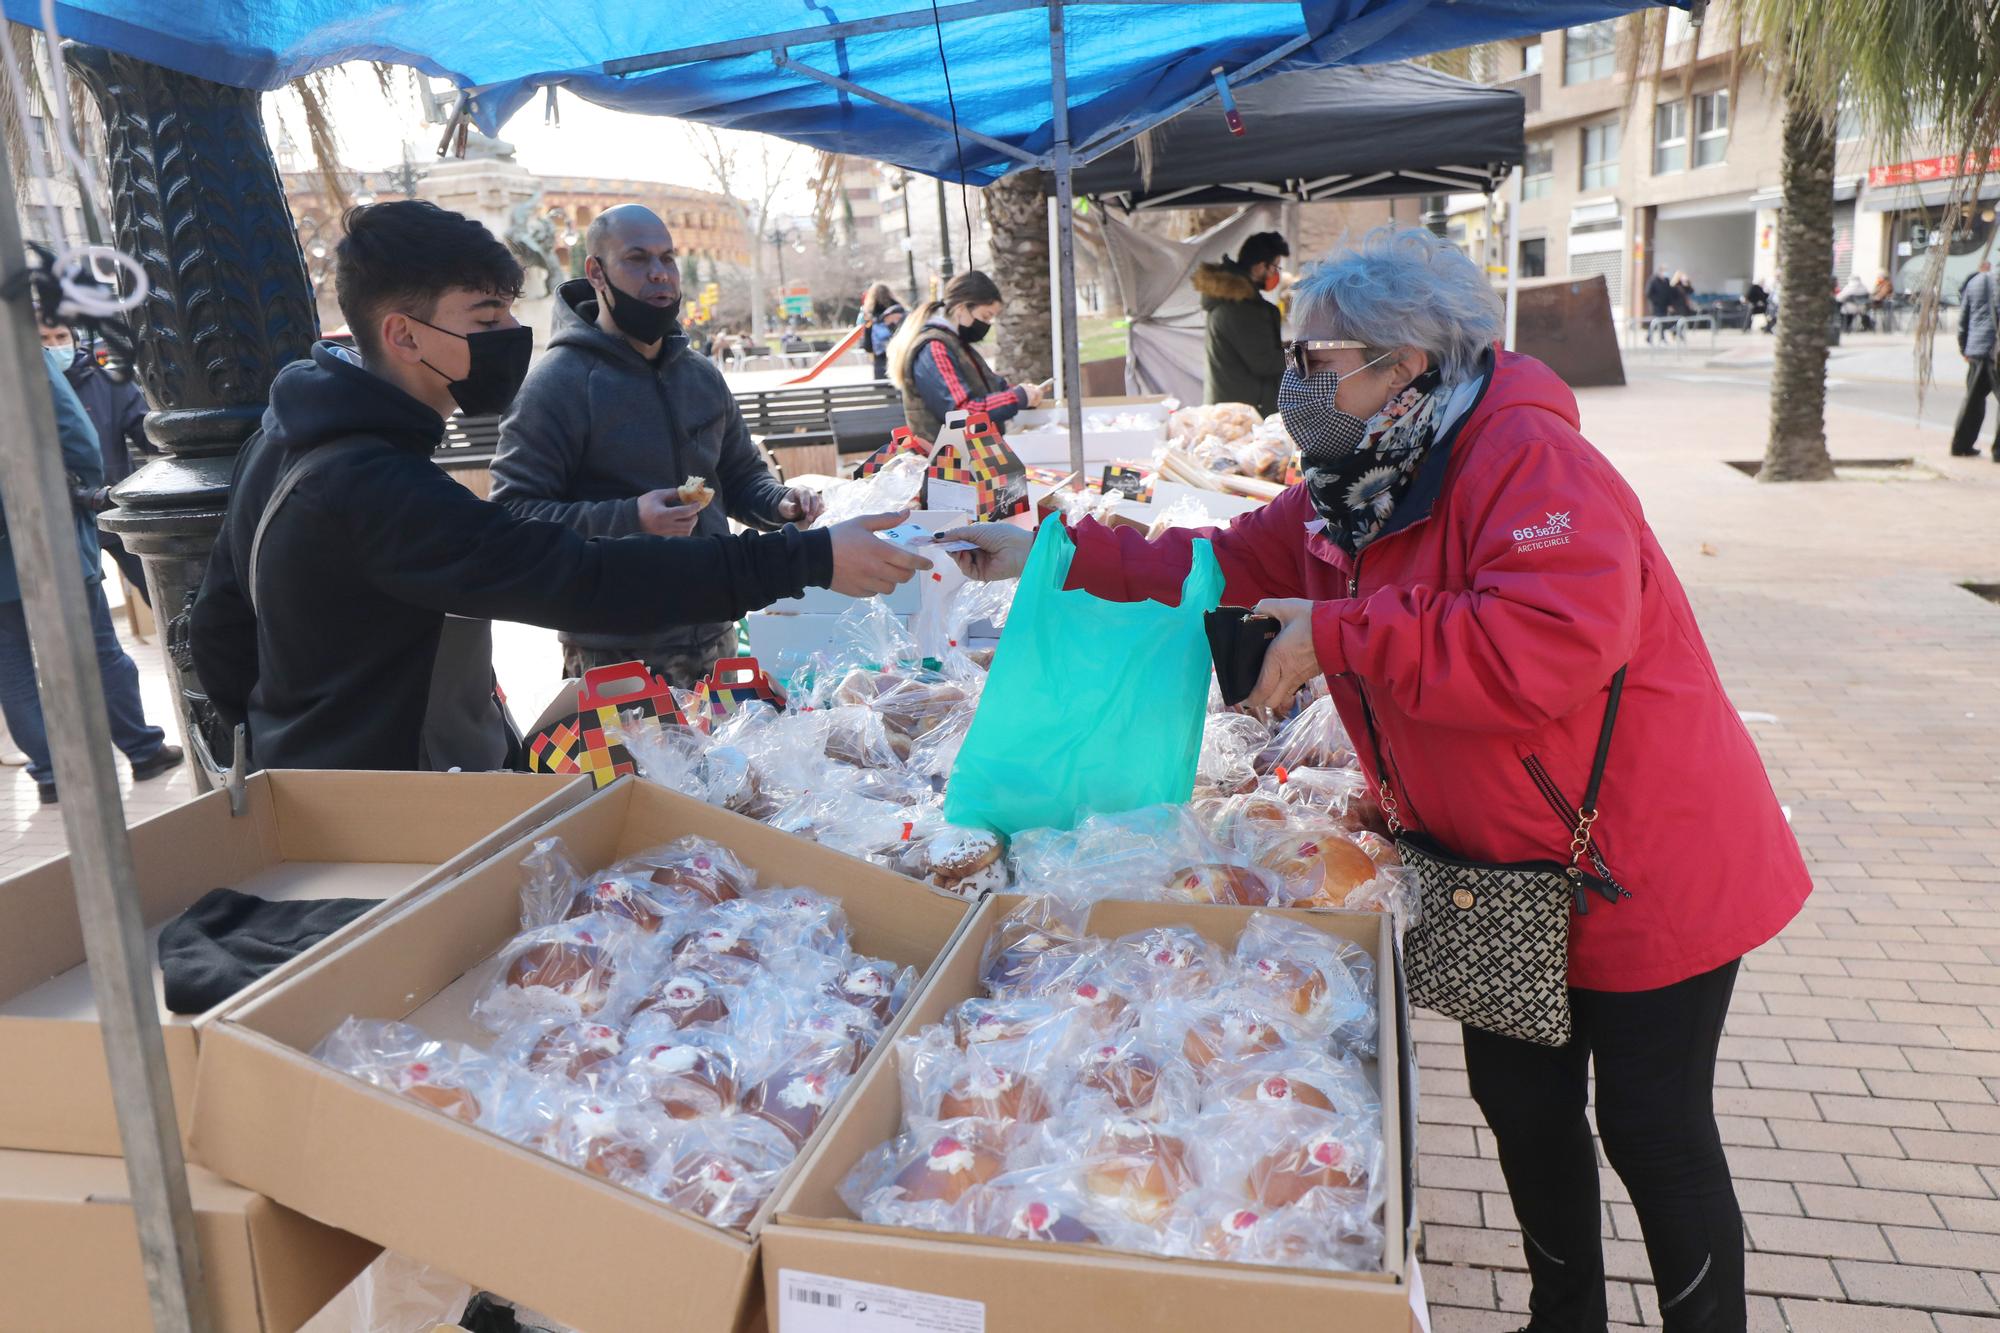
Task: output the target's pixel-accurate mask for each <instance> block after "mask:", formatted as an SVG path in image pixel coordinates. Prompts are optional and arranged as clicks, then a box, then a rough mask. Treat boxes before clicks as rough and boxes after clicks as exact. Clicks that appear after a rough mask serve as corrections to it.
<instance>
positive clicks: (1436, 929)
mask: <svg viewBox="0 0 2000 1333" xmlns="http://www.w3.org/2000/svg"><path fill="white" fill-rule="evenodd" d="M1624 692H1625V669H1624V668H1623V667H1620V668H1619V670H1618V674H1617V675H1615V676H1613V677H1612V678H1611V696H1610V698H1609V699H1608V700H1607V701H1606V702H1605V705H1604V727H1603V729H1602V730H1601V731H1600V732H1599V733H1598V737H1597V754H1596V757H1595V758H1594V759H1593V760H1592V762H1591V766H1590V782H1589V785H1588V786H1587V787H1585V789H1584V793H1583V805H1582V806H1581V807H1580V808H1579V809H1578V811H1577V812H1576V815H1575V825H1574V827H1573V828H1572V829H1571V832H1570V845H1569V850H1570V857H1569V864H1567V865H1564V864H1561V863H1560V862H1556V861H1514V862H1508V863H1504V864H1497V863H1493V862H1485V861H1468V860H1466V859H1465V858H1464V857H1462V856H1458V855H1456V854H1455V853H1453V852H1451V851H1449V850H1447V849H1446V848H1445V847H1443V846H1441V845H1440V844H1439V843H1438V842H1437V840H1436V839H1434V838H1431V837H1428V836H1426V835H1424V834H1421V833H1413V832H1411V831H1409V830H1408V829H1406V828H1404V827H1403V823H1402V820H1401V819H1400V818H1399V817H1398V814H1397V808H1396V795H1395V791H1394V790H1393V789H1392V787H1391V786H1390V782H1389V768H1388V765H1387V764H1385V763H1384V762H1383V754H1382V740H1381V737H1380V735H1379V734H1378V733H1377V731H1376V727H1375V714H1374V710H1373V709H1371V708H1370V707H1369V706H1368V696H1367V694H1366V692H1365V691H1364V692H1363V694H1362V696H1361V714H1362V717H1363V718H1364V719H1365V720H1366V722H1367V724H1368V741H1369V744H1370V745H1371V746H1372V747H1373V748H1374V751H1375V771H1376V773H1377V774H1379V775H1380V778H1381V784H1382V785H1381V792H1380V795H1381V801H1382V817H1383V819H1384V820H1385V821H1387V823H1388V826H1389V832H1390V834H1391V835H1392V836H1393V837H1394V838H1395V840H1396V848H1397V850H1398V851H1400V852H1401V853H1402V856H1403V864H1404V865H1406V866H1408V867H1409V868H1410V869H1411V870H1413V871H1415V872H1416V876H1417V884H1418V900H1419V902H1418V912H1417V916H1416V920H1415V921H1413V922H1412V923H1411V925H1410V928H1409V931H1408V933H1407V934H1406V935H1405V936H1404V939H1403V951H1404V961H1405V965H1406V966H1407V967H1408V969H1409V977H1410V999H1411V1002H1412V1003H1414V1004H1419V1005H1422V1006H1424V1007H1425V1008H1427V1009H1435V1010H1437V1011H1438V1012H1439V1013H1441V1014H1444V1015H1446V1016H1447V1017H1450V1018H1455V1019H1457V1020H1458V1021H1459V1022H1461V1023H1468V1024H1470V1025H1471V1026H1473V1027H1476V1028H1480V1029H1482V1030H1484V1031H1487V1032H1494V1033H1498V1034H1500V1035H1501V1036H1505V1037H1517V1038H1519V1039H1520V1040H1522V1041H1530V1042H1534V1043H1536V1044H1537V1045H1541V1046H1566V1045H1568V1044H1569V1038H1570V1010H1569V918H1570V912H1571V910H1572V908H1574V910H1575V911H1577V912H1578V913H1583V912H1587V911H1588V910H1589V904H1588V899H1587V898H1586V896H1585V895H1586V894H1587V893H1591V892H1595V893H1597V894H1599V895H1601V896H1602V897H1604V898H1605V899H1606V900H1607V901H1609V902H1613V903H1615V902H1617V901H1618V900H1619V898H1621V897H1629V896H1631V895H1630V894H1628V893H1627V892H1626V891H1625V890H1624V889H1623V888H1622V887H1620V885H1619V884H1618V882H1617V881H1616V880H1614V879H1612V878H1611V876H1610V873H1609V872H1608V871H1607V870H1606V869H1605V865H1604V860H1603V858H1602V857H1601V856H1599V855H1597V853H1596V849H1595V848H1593V847H1592V846H1591V832H1590V831H1591V826H1592V825H1594V824H1595V823H1596V822H1597V814H1598V811H1597V791H1598V787H1599V786H1600V785H1601V784H1602V783H1603V781H1604V762H1605V759H1606V758H1607V757H1608V756H1609V755H1610V753H1611V729H1612V725H1613V724H1614V723H1615V722H1616V721H1617V718H1618V700H1619V697H1620V696H1621V695H1622V694H1623V693H1624ZM1543 794H1544V795H1545V796H1548V797H1549V798H1550V800H1551V802H1552V803H1555V804H1560V794H1559V793H1557V792H1555V790H1554V788H1553V787H1551V788H1549V789H1547V790H1545V791H1544V793H1543ZM1586 857H1588V858H1589V864H1588V865H1586V862H1585V858H1586Z"/></svg>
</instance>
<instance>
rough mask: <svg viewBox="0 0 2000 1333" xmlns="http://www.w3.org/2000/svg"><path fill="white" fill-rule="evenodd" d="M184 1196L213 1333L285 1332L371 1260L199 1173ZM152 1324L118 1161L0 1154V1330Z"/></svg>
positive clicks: (322, 1230) (339, 1236)
mask: <svg viewBox="0 0 2000 1333" xmlns="http://www.w3.org/2000/svg"><path fill="white" fill-rule="evenodd" d="M188 1192H189V1194H190V1195H191V1196H192V1199H193V1203H194V1225H195V1239H196V1241H197V1243H198V1244H199V1245H200V1247H201V1265H202V1283H203V1287H204V1289H205V1290H206V1292H207V1295H208V1305H209V1313H210V1315H211V1317H212V1318H213V1320H214V1326H215V1330H216V1333H293V1330H295V1329H297V1328H299V1327H300V1326H301V1325H303V1324H304V1323H305V1322H306V1321H307V1320H308V1319H310V1318H311V1317H312V1315H313V1313H314V1312H315V1311H317V1310H318V1309H319V1308H320V1307H321V1306H323V1305H325V1304H326V1303H327V1302H328V1301H329V1300H331V1299H333V1297H334V1296H335V1295H336V1294H338V1293H339V1292H340V1291H341V1289H342V1288H344V1287H345V1286H346V1285H347V1284H348V1282H349V1281H351V1280H352V1279H353V1278H354V1276H355V1275H356V1274H358V1273H359V1272H361V1270H362V1269H363V1268H365V1267H366V1266H367V1265H368V1262H369V1261H370V1260H371V1259H373V1258H374V1257H375V1252H376V1251H375V1247H374V1246H373V1245H370V1244H369V1243H368V1242H366V1241H364V1240H360V1239H357V1238H356V1237H354V1236H349V1235H346V1234H344V1233H342V1232H339V1231H336V1230H334V1229H333V1228H332V1227H326V1226H321V1225H320V1224H319V1223H317V1222H314V1221H312V1220H311V1219H310V1218H305V1217H301V1216H299V1215H298V1214H297V1213H295V1212H293V1211H292V1210H291V1209H289V1208H284V1207H280V1206H279V1205H278V1204H275V1203H272V1202H271V1201H270V1200H269V1199H266V1198H264V1197H262V1196H261V1195H258V1194H253V1193H251V1192H250V1191H249V1190H246V1189H242V1188H239V1187H238V1186H235V1185H232V1184H230V1183H229V1182H228V1181H225V1180H223V1179H221V1178H220V1177H218V1176H216V1175H213V1174H211V1173H210V1172H207V1171H204V1170H202V1169H201V1168H199V1167H191V1168H189V1170H188ZM151 1326H152V1323H151V1315H150V1313H149V1311H148V1308H147V1297H146V1275H145V1270H144V1268H143V1266H142V1264H141V1262H140V1257H139V1232H138V1228H137V1226H136V1225H135V1224H134V1222H133V1220H132V1201H131V1193H130V1190H129V1189H128V1187H127V1185H126V1180H125V1164H124V1162H122V1161H120V1160H119V1159H117V1158H115V1157H87V1156H79V1155H74V1154H69V1153H38V1152H16V1151H13V1150H0V1328H5V1329H22V1330H26V1329H37V1330H57V1329H92V1330H97V1329H103V1330H107V1331H108V1330H112V1329H140V1328H150V1327H151Z"/></svg>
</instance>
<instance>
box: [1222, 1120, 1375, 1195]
mask: <svg viewBox="0 0 2000 1333" xmlns="http://www.w3.org/2000/svg"><path fill="white" fill-rule="evenodd" d="M1367 1179H1368V1175H1367V1171H1366V1169H1365V1168H1364V1167H1363V1166H1362V1164H1361V1163H1359V1162H1357V1161H1355V1160H1353V1159H1352V1158H1351V1157H1350V1155H1349V1153H1348V1150H1347V1146H1346V1145H1345V1144H1343V1143H1342V1142H1341V1141H1340V1139H1339V1138H1338V1137H1336V1136H1335V1135H1332V1134H1318V1135H1315V1136H1313V1137H1312V1138H1310V1139H1307V1140H1305V1141H1304V1142H1303V1143H1299V1144H1294V1145H1292V1146H1290V1147H1285V1148H1280V1149H1279V1150H1278V1151H1277V1152H1274V1153H1270V1154H1268V1155H1266V1156H1264V1157H1262V1158H1260V1159H1259V1160H1258V1162H1257V1164H1256V1165H1255V1166H1252V1167H1251V1168H1250V1174H1249V1177H1248V1178H1247V1179H1246V1180H1245V1182H1244V1184H1245V1185H1246V1186H1247V1188H1248V1190H1249V1193H1250V1197H1251V1198H1253V1199H1255V1200H1256V1201H1257V1202H1259V1203H1261V1204H1263V1205H1264V1206H1265V1207H1266V1208H1284V1207H1287V1206H1289V1205H1291V1204H1295V1203H1297V1202H1298V1201H1299V1200H1301V1199H1303V1198H1305V1197H1306V1195H1308V1194H1310V1193H1311V1192H1312V1191H1314V1190H1316V1189H1337V1190H1352V1189H1359V1188H1361V1187H1362V1186H1363V1185H1365V1184H1366V1183H1367Z"/></svg>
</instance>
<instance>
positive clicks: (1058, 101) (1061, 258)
mask: <svg viewBox="0 0 2000 1333" xmlns="http://www.w3.org/2000/svg"><path fill="white" fill-rule="evenodd" d="M1063 4H1064V0H1049V101H1050V105H1051V107H1052V108H1053V115H1052V118H1051V120H1052V123H1051V128H1052V129H1053V130H1054V131H1055V151H1054V153H1053V154H1052V161H1053V165H1054V167H1055V175H1056V275H1057V282H1056V290H1055V292H1054V293H1053V294H1054V296H1055V303H1054V304H1055V309H1056V312H1057V317H1058V319H1059V320H1060V321H1061V324H1062V346H1061V348H1059V349H1058V352H1057V354H1058V356H1060V357H1061V363H1062V372H1061V373H1062V386H1063V405H1064V406H1065V407H1067V408H1068V409H1069V467H1070V471H1071V472H1073V473H1075V474H1076V479H1075V481H1074V482H1073V483H1071V484H1072V485H1073V486H1074V487H1075V488H1076V489H1078V490H1082V489H1083V373H1082V371H1081V369H1080V368H1079V367H1078V355H1077V336H1076V335H1077V328H1076V198H1075V195H1074V193H1073V192H1072V190H1071V187H1070V142H1069V69H1068V58H1067V56H1066V54H1065V52H1064V50H1063V46H1064V41H1063Z"/></svg>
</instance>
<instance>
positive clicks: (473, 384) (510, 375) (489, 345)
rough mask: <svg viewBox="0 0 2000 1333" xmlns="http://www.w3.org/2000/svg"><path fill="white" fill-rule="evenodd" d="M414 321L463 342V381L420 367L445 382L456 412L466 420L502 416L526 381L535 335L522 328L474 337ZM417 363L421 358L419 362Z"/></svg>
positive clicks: (531, 330) (528, 329)
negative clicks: (464, 362) (467, 356)
mask: <svg viewBox="0 0 2000 1333" xmlns="http://www.w3.org/2000/svg"><path fill="white" fill-rule="evenodd" d="M406 317H407V318H409V319H416V320H417V323H419V324H421V325H423V326H424V327H425V328H427V329H437V331H438V332H439V333H450V334H451V336H452V337H454V338H463V339H465V348H466V351H467V352H468V353H470V357H469V359H468V360H467V362H466V371H465V378H464V379H462V380H455V379H452V378H451V377H450V376H448V375H446V374H445V373H444V372H443V371H442V370H438V368H437V367H436V366H433V365H431V363H430V362H428V361H424V362H423V364H424V365H425V366H426V367H427V368H429V369H430V370H432V371H434V372H435V373H436V374H437V375H438V376H439V377H440V378H442V379H443V380H444V381H445V385H446V387H447V388H449V389H450V390H451V400H452V401H453V402H454V403H457V404H458V410H459V411H461V412H463V413H465V415H467V416H469V417H490V416H496V415H498V414H499V413H501V412H505V411H506V410H507V409H508V408H509V407H511V406H512V405H513V403H514V395H515V394H517V393H519V392H520V391H521V381H522V380H524V379H526V378H527V377H528V358H529V357H531V356H533V355H534V352H535V331H534V330H533V329H530V328H527V327H526V326H522V327H519V328H512V329H484V330H482V331H480V332H478V333H452V332H451V330H450V329H439V328H438V326H437V325H435V324H433V323H431V322H430V321H429V320H427V319H417V317H416V316H415V315H409V314H407V312H406ZM419 359H420V360H421V358H419Z"/></svg>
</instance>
